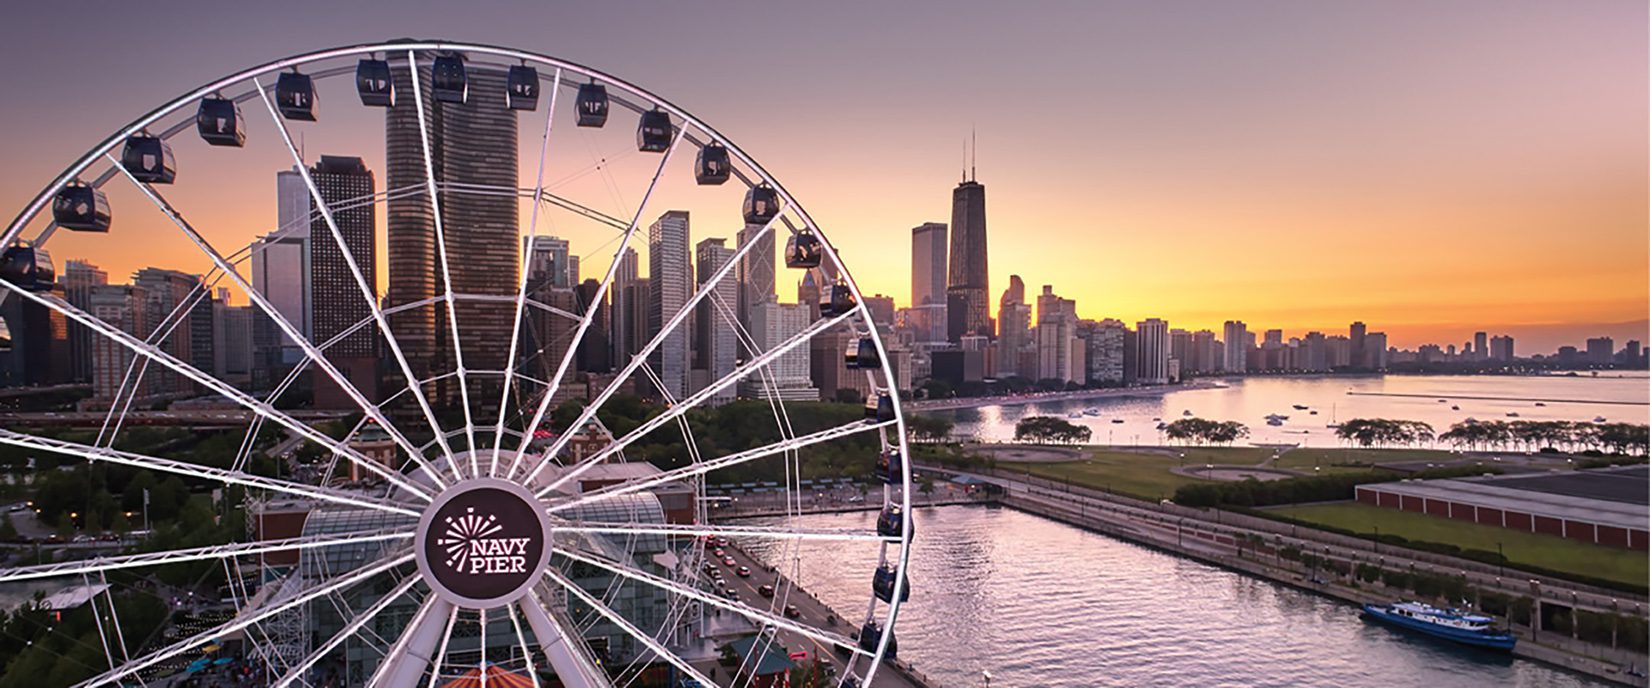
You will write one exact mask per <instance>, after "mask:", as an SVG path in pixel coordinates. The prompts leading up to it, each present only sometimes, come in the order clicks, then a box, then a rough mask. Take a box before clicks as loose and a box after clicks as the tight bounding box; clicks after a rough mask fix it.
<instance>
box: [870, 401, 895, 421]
mask: <svg viewBox="0 0 1650 688" xmlns="http://www.w3.org/2000/svg"><path fill="white" fill-rule="evenodd" d="M893 419H894V398H893V397H891V396H888V395H887V394H878V395H876V396H873V397H871V398H870V399H866V400H865V422H867V423H887V422H889V421H891V420H893Z"/></svg>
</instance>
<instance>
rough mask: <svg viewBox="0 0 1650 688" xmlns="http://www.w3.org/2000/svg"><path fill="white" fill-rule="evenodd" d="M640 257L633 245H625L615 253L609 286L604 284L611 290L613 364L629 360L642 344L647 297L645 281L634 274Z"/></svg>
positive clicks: (645, 325)
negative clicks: (617, 255)
mask: <svg viewBox="0 0 1650 688" xmlns="http://www.w3.org/2000/svg"><path fill="white" fill-rule="evenodd" d="M639 264H640V260H639V259H637V257H636V249H633V248H626V249H625V250H624V252H623V253H621V254H619V267H618V268H616V269H615V270H614V271H613V286H611V287H609V288H608V292H609V293H610V294H612V298H611V299H610V301H609V302H610V303H611V304H612V315H611V316H610V317H611V318H612V323H611V325H612V327H611V332H612V334H611V336H610V337H609V338H610V339H611V340H612V342H613V364H614V365H618V366H622V365H625V364H627V363H629V362H630V357H631V355H632V354H635V353H636V352H637V351H641V349H642V344H643V343H644V342H646V341H647V340H646V339H644V338H643V337H645V336H646V334H647V307H646V306H647V299H648V294H647V291H648V288H647V284H646V281H645V280H643V279H641V278H640V277H639V276H638V272H637V270H638V266H639Z"/></svg>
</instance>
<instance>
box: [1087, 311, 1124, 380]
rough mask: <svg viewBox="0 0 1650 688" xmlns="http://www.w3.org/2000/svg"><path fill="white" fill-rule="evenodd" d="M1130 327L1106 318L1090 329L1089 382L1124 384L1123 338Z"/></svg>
mask: <svg viewBox="0 0 1650 688" xmlns="http://www.w3.org/2000/svg"><path fill="white" fill-rule="evenodd" d="M1127 331H1128V327H1127V326H1126V325H1124V324H1123V323H1122V322H1121V321H1118V320H1113V319H1111V318H1106V319H1105V320H1101V321H1100V322H1098V323H1095V324H1094V326H1093V327H1092V328H1090V330H1089V338H1088V341H1087V342H1086V343H1087V345H1088V356H1087V357H1086V358H1087V360H1088V380H1087V381H1088V382H1098V383H1100V384H1102V385H1108V386H1115V385H1121V384H1123V339H1124V334H1125V333H1126V332H1127Z"/></svg>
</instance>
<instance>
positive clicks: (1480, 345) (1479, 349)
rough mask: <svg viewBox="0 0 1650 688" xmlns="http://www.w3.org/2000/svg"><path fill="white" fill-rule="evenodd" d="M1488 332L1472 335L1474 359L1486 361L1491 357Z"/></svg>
mask: <svg viewBox="0 0 1650 688" xmlns="http://www.w3.org/2000/svg"><path fill="white" fill-rule="evenodd" d="M1489 337H1490V336H1489V333H1488V332H1474V333H1473V334H1472V357H1473V358H1474V359H1477V360H1480V361H1484V360H1488V359H1489V357H1490V338H1489Z"/></svg>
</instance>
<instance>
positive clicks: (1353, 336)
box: [1347, 322, 1371, 368]
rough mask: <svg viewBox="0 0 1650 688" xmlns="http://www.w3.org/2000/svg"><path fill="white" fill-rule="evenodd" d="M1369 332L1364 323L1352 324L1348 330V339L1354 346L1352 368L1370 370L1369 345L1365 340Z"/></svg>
mask: <svg viewBox="0 0 1650 688" xmlns="http://www.w3.org/2000/svg"><path fill="white" fill-rule="evenodd" d="M1368 332H1369V328H1368V326H1366V325H1364V324H1363V323H1362V322H1355V323H1352V326H1351V327H1349V328H1347V339H1348V341H1350V342H1351V345H1352V366H1353V367H1355V368H1369V367H1371V366H1370V365H1369V353H1368V345H1367V342H1365V341H1364V340H1365V339H1366V338H1367V336H1368Z"/></svg>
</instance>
